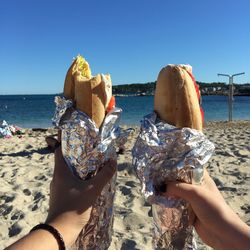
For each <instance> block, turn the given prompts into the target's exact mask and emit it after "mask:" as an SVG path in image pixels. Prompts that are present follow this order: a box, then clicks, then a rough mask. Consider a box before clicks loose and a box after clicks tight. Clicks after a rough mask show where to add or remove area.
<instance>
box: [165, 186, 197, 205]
mask: <svg viewBox="0 0 250 250" xmlns="http://www.w3.org/2000/svg"><path fill="white" fill-rule="evenodd" d="M195 193H196V185H192V184H188V183H184V182H169V183H168V184H167V191H166V193H165V194H164V195H165V196H177V197H179V198H182V199H184V200H186V201H188V202H191V201H192V199H194V194H195Z"/></svg>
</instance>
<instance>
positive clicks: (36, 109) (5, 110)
mask: <svg viewBox="0 0 250 250" xmlns="http://www.w3.org/2000/svg"><path fill="white" fill-rule="evenodd" d="M54 99H55V95H0V120H5V121H6V122H7V123H8V124H14V125H17V126H19V127H22V128H47V127H52V122H51V118H52V117H53V114H54V110H55V104H54ZM116 106H117V107H120V108H122V110H123V112H122V116H121V121H120V123H121V124H125V125H140V121H141V119H142V117H143V116H144V115H146V114H149V113H151V112H152V110H153V109H152V108H153V96H122V97H121V96H117V97H116ZM202 107H203V110H204V111H205V120H206V121H226V120H228V97H227V96H203V97H202ZM233 120H250V96H235V97H234V102H233Z"/></svg>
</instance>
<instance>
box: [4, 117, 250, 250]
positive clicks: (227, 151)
mask: <svg viewBox="0 0 250 250" xmlns="http://www.w3.org/2000/svg"><path fill="white" fill-rule="evenodd" d="M138 131H139V128H138V127H136V130H135V133H134V134H133V135H132V136H131V138H129V142H128V143H127V145H126V151H125V153H124V154H123V155H119V156H118V181H117V194H116V199H115V221H114V233H113V241H112V244H111V246H110V248H109V249H110V250H116V249H122V250H128V249H129V250H132V249H152V246H151V235H152V212H151V209H150V206H149V205H148V204H147V203H146V202H145V201H144V199H143V197H142V196H141V194H140V184H139V182H138V180H137V178H136V177H135V174H134V171H133V168H132V165H131V149H132V147H133V144H134V142H135V138H136V136H137V134H138ZM204 132H205V134H206V135H207V136H208V138H209V139H210V140H211V141H212V142H214V143H215V146H216V151H215V154H214V156H213V157H212V159H211V160H210V161H209V163H208V164H207V168H208V170H209V172H210V173H211V175H212V177H213V178H214V180H215V182H216V184H217V185H218V187H219V189H220V190H221V192H222V194H223V196H224V197H225V199H226V200H227V202H228V204H229V205H230V206H231V207H232V208H233V209H234V210H235V211H236V212H237V213H238V214H239V216H240V217H241V218H242V220H243V221H245V222H246V223H248V224H249V225H250V144H249V141H250V121H238V122H233V123H230V124H229V123H227V122H210V123H208V124H207V127H206V129H205V131H204ZM53 133H55V130H53V129H47V130H38V131H33V130H31V129H26V130H24V134H23V135H22V136H21V137H20V138H19V137H17V136H15V137H13V138H11V139H0V178H1V180H0V246H1V249H2V248H4V247H6V246H8V245H9V244H11V243H12V242H14V241H16V240H17V239H19V238H20V237H22V236H23V235H25V234H26V233H28V232H29V230H30V229H31V228H32V227H33V226H34V225H36V224H38V223H40V222H43V221H44V220H45V217H46V214H47V209H48V196H49V183H50V180H51V177H52V171H53V154H52V153H50V151H49V150H48V149H47V145H46V143H45V140H44V138H45V136H46V135H51V134H53ZM199 249H209V248H208V247H206V246H205V245H204V244H203V243H202V242H201V241H199Z"/></svg>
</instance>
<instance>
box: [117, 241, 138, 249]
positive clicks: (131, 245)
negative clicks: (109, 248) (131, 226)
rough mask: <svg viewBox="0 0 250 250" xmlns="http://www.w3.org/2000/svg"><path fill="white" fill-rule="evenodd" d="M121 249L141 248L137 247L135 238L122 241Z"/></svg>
mask: <svg viewBox="0 0 250 250" xmlns="http://www.w3.org/2000/svg"><path fill="white" fill-rule="evenodd" d="M121 250H139V248H136V242H135V241H134V240H126V241H125V242H123V243H122V246H121Z"/></svg>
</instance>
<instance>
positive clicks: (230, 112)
mask: <svg viewBox="0 0 250 250" xmlns="http://www.w3.org/2000/svg"><path fill="white" fill-rule="evenodd" d="M244 74H245V72H242V73H237V74H233V75H228V74H220V73H218V74H217V75H218V76H226V77H228V79H229V91H228V121H229V122H231V121H232V120H233V95H234V87H233V81H234V76H239V75H244Z"/></svg>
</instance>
